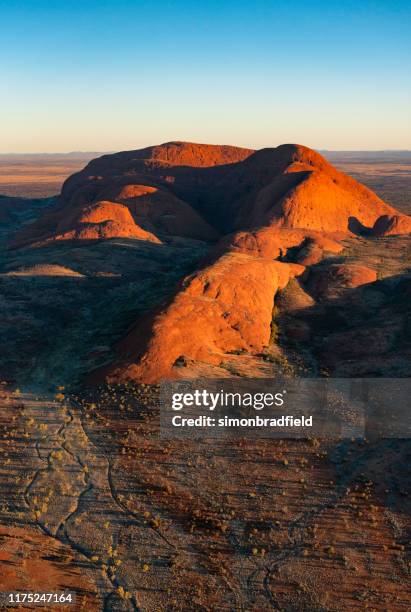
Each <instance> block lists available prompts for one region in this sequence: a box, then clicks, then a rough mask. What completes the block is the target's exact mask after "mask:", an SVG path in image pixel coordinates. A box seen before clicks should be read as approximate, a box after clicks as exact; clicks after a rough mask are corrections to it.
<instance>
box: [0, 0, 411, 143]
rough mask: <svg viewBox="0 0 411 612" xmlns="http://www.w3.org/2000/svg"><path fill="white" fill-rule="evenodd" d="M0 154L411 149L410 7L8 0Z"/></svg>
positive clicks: (1, 9)
mask: <svg viewBox="0 0 411 612" xmlns="http://www.w3.org/2000/svg"><path fill="white" fill-rule="evenodd" d="M0 70H1V95H0V110H1V113H0V152H2V153H9V152H46V151H47V152H60V151H61V152H65V151H78V150H82V151H108V150H122V149H133V148H140V147H142V146H146V145H149V144H155V143H160V142H166V141H169V140H191V141H195V142H210V143H219V144H236V145H243V146H250V147H253V148H260V147H264V146H276V145H278V144H281V143H283V142H299V143H302V144H305V145H307V146H311V147H314V148H318V149H362V150H364V149H411V2H410V1H409V0H373V1H371V0H361V2H359V1H358V0H356V1H351V0H340V1H334V0H328V2H326V1H319V0H312V1H311V2H306V1H301V0H295V1H294V2H286V1H285V0H284V1H278V0H248V1H244V0H220V1H217V0H205V1H204V2H199V1H193V0H185V1H180V0H174V1H172V0H156V1H154V0H151V1H148V0H83V1H81V0H78V1H75V0H59V1H45V0H20V1H18V0H0Z"/></svg>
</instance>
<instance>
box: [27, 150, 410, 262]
mask: <svg viewBox="0 0 411 612" xmlns="http://www.w3.org/2000/svg"><path fill="white" fill-rule="evenodd" d="M101 201H110V202H116V203H120V204H123V205H124V206H126V207H127V208H128V209H129V211H130V213H131V215H132V218H133V220H134V222H135V223H136V224H137V225H138V226H140V227H141V229H142V230H145V231H147V232H150V233H152V234H154V235H155V236H157V237H158V238H159V239H162V238H163V237H164V236H183V237H184V236H185V237H190V238H197V239H200V240H206V241H213V240H216V239H217V237H218V234H219V233H223V234H227V233H230V232H233V231H235V230H245V231H249V230H254V229H256V228H261V227H272V228H275V229H276V230H278V229H284V228H287V229H300V230H308V231H314V232H317V233H318V232H320V233H327V234H335V233H339V234H341V233H344V234H349V233H354V234H357V233H366V232H367V231H368V232H371V231H374V232H377V233H381V232H383V233H385V234H386V233H387V232H388V233H402V232H409V231H410V225H411V220H410V218H409V217H406V216H404V215H399V214H398V213H397V211H396V210H395V209H394V208H392V207H391V206H389V205H388V204H386V203H385V202H383V201H382V200H381V199H380V198H378V197H377V196H376V195H375V194H374V193H373V192H372V191H370V190H369V189H368V188H367V187H364V186H363V185H361V184H360V183H358V182H357V181H355V180H354V179H352V178H350V177H348V176H346V175H345V174H343V173H341V172H339V171H337V170H336V169H335V168H334V167H333V166H332V165H331V164H329V163H328V162H327V161H326V160H325V159H324V158H323V157H322V156H321V155H320V154H319V153H316V152H315V151H312V150H311V149H308V148H307V147H303V146H301V145H281V146H280V147H277V148H275V149H262V150H261V151H256V152H253V151H251V150H250V149H240V148H237V147H228V146H213V145H197V144H193V143H182V142H172V143H166V144H164V145H159V146H155V147H149V148H147V149H141V150H138V151H126V152H123V153H116V154H113V155H104V156H102V157H100V158H98V159H95V160H93V161H91V162H90V163H89V164H88V165H87V166H86V167H85V168H84V170H82V171H81V172H79V173H77V174H74V175H73V176H72V177H70V178H69V179H68V180H67V181H66V183H65V184H64V186H63V190H62V194H61V197H60V200H59V203H58V206H57V208H56V209H55V210H54V211H51V213H48V214H47V215H45V216H44V217H43V218H42V219H40V221H39V222H37V223H36V224H34V225H33V226H31V227H29V228H27V229H26V230H25V232H24V233H22V235H21V236H20V237H19V241H20V243H22V242H25V243H27V242H30V241H31V242H41V241H44V240H50V239H53V237H54V238H57V237H58V235H59V233H58V229H57V228H58V227H60V226H61V225H63V226H65V227H66V228H68V224H69V220H70V219H72V218H73V215H74V216H76V217H77V218H81V216H82V214H83V211H84V209H88V208H89V207H90V206H93V205H95V204H96V203H99V202H101ZM113 213H114V216H113V217H111V218H109V219H106V221H116V222H118V220H117V218H115V217H116V215H117V213H116V212H115V211H113ZM379 219H381V220H380V221H379V222H378V224H377V225H376V222H377V221H378V220H379ZM374 226H375V227H374ZM372 228H374V230H373V229H372ZM384 228H385V229H384ZM78 230H79V228H78V227H70V228H68V229H67V231H69V232H71V234H70V236H71V237H74V238H75V237H79V236H80V235H81V236H82V235H83V233H84V232H80V233H79V232H78ZM89 234H90V237H91V234H93V236H94V234H96V237H111V236H113V235H116V236H117V235H122V228H121V224H120V226H117V225H115V226H111V225H110V227H109V228H108V229H107V228H98V229H96V228H93V230H92V231H91V230H90V232H89ZM123 235H126V236H131V235H132V232H131V231H130V228H129V223H127V224H126V227H125V228H124V232H123ZM140 237H141V235H140ZM268 240H269V241H270V240H271V238H269V239H268ZM311 250H312V253H311V259H312V257H313V252H314V251H316V250H317V252H318V249H317V248H316V247H315V248H314V247H313V249H311ZM316 256H317V255H314V257H316Z"/></svg>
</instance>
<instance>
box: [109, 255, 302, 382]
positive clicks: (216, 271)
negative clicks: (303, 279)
mask: <svg viewBox="0 0 411 612" xmlns="http://www.w3.org/2000/svg"><path fill="white" fill-rule="evenodd" d="M303 270H304V268H303V267H302V266H298V265H296V264H294V265H293V264H285V263H280V262H276V261H271V260H269V259H263V258H257V257H252V256H250V255H246V254H244V253H228V254H226V255H223V256H222V257H221V258H220V259H218V260H217V261H216V263H214V264H212V265H210V266H209V267H207V268H205V269H204V270H201V271H200V272H197V273H196V274H194V275H193V276H191V277H188V278H186V279H185V280H184V281H183V283H182V287H181V290H180V291H178V292H177V294H176V295H175V297H174V299H173V300H172V301H171V303H170V304H169V305H168V306H167V307H166V308H164V309H163V310H161V311H160V312H158V313H157V314H156V315H154V316H153V317H150V318H149V319H145V320H143V321H140V322H139V323H138V324H137V325H136V327H135V328H134V329H133V330H132V331H131V332H130V334H129V335H128V336H127V337H126V338H125V340H124V341H123V342H121V343H120V344H119V346H118V350H119V352H120V354H121V355H122V356H123V358H125V359H127V361H128V364H127V365H125V366H118V367H115V368H113V369H111V371H110V373H109V379H110V380H114V381H124V380H129V379H133V380H139V381H145V382H157V381H159V380H161V379H162V378H169V377H178V376H179V375H180V376H181V375H183V374H184V372H183V373H181V370H179V369H178V368H173V366H174V365H175V364H176V362H177V360H178V359H179V358H188V359H193V360H196V361H203V362H207V363H211V364H216V365H218V364H219V363H220V362H221V361H222V360H223V357H224V354H225V353H227V352H233V351H241V350H244V351H248V352H251V353H259V352H261V351H262V350H263V348H264V347H265V346H267V345H268V343H269V340H270V324H271V319H272V310H273V303H274V295H275V293H276V291H277V290H278V289H282V288H284V287H285V286H286V284H287V283H288V281H289V279H290V278H292V277H293V276H295V275H297V274H301V273H302V272H303Z"/></svg>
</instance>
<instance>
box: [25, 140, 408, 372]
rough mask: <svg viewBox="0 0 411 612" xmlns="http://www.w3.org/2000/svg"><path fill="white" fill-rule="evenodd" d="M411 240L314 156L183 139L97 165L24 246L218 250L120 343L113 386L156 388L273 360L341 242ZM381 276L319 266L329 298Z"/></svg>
mask: <svg viewBox="0 0 411 612" xmlns="http://www.w3.org/2000/svg"><path fill="white" fill-rule="evenodd" d="M410 231H411V218H410V217H406V216H405V215H401V214H400V213H398V212H397V211H396V210H395V209H394V208H392V207H391V206H389V205H388V204H386V203H385V202H383V201H382V200H381V199H380V198H379V197H378V196H377V195H375V194H374V193H373V192H372V191H371V190H369V189H368V188H366V187H364V186H363V185H361V184H360V183H358V182H357V181H355V180H354V179H353V178H350V177H348V176H346V175H345V174H343V173H341V172H339V171H337V170H336V169H335V168H334V167H333V166H332V165H331V164H329V163H328V162H327V161H326V160H325V159H324V158H323V157H322V156H321V155H320V154H318V153H316V152H315V151H313V150H311V149H308V148H307V147H303V146H301V145H291V144H288V145H282V146H279V147H277V148H273V149H262V150H260V151H256V152H253V151H251V150H250V149H240V148H237V147H228V146H213V145H198V144H193V143H182V142H171V143H166V144H164V145H159V146H155V147H149V148H146V149H141V150H138V151H126V152H123V153H117V154H114V155H104V156H102V157H100V158H98V159H95V160H93V161H91V162H90V163H89V164H88V165H87V166H86V167H85V168H84V170H82V171H81V172H79V173H77V174H75V175H73V176H72V177H70V178H69V179H68V180H67V181H66V183H65V184H64V186H63V190H62V193H61V196H60V198H59V202H58V205H57V206H56V208H55V209H54V210H52V211H51V212H49V213H47V214H46V215H45V216H44V217H43V218H42V219H40V220H39V221H38V222H37V223H36V224H33V225H32V226H29V227H28V228H26V230H25V231H24V232H22V234H21V235H20V237H19V241H20V242H19V244H27V243H40V244H41V243H44V242H49V241H50V240H63V239H65V240H67V239H70V240H74V239H87V240H90V239H97V238H98V239H101V238H112V237H120V236H124V237H129V238H134V239H139V240H149V241H152V242H160V241H163V240H168V239H169V237H170V236H180V237H187V238H196V239H200V240H204V241H210V242H216V244H215V245H214V246H213V247H212V248H211V249H210V252H209V255H208V257H207V260H206V261H205V262H202V263H203V266H206V267H203V268H202V269H201V270H200V271H198V272H197V273H196V274H194V275H193V276H191V277H190V278H187V279H185V281H184V282H183V284H182V286H181V287H180V290H179V291H178V292H177V293H176V295H175V296H174V298H173V299H172V301H171V302H170V303H169V304H168V305H167V306H164V307H162V308H160V309H159V310H158V311H157V312H156V313H155V314H152V315H151V316H149V317H146V318H144V319H142V320H140V321H138V322H137V324H136V326H135V328H134V329H133V331H131V332H130V333H129V335H128V336H127V338H126V339H125V340H124V341H123V342H121V343H120V344H119V346H118V350H119V355H120V358H121V360H122V364H123V365H117V366H115V367H114V368H110V369H109V372H108V374H109V377H110V378H111V379H112V380H126V379H129V378H133V379H136V380H139V381H143V382H155V381H158V380H160V379H161V378H164V377H170V376H178V375H179V368H176V367H175V365H174V364H175V363H176V361H178V360H179V358H180V357H181V358H182V359H183V358H187V359H190V360H194V361H199V362H205V363H208V364H213V365H218V364H219V363H220V362H221V360H222V358H223V356H224V354H225V353H229V352H233V351H247V352H250V353H258V352H261V351H262V350H263V348H264V347H265V346H266V345H267V344H268V341H269V338H270V324H271V318H272V308H273V301H274V296H275V294H276V292H277V290H278V289H282V288H284V287H285V285H286V284H287V283H288V281H289V279H290V278H292V277H293V276H295V275H298V274H301V273H302V272H303V271H304V269H305V266H314V265H315V264H318V263H319V262H320V261H321V260H322V259H323V257H324V254H326V253H330V252H331V253H338V252H339V251H341V249H342V246H341V245H340V244H339V242H338V241H339V240H340V239H341V238H347V237H348V236H353V235H356V234H365V235H367V234H368V235H375V236H379V235H391V234H398V233H408V232H410ZM221 234H222V235H223V237H222V238H220V240H218V238H219V237H220V236H221ZM278 259H279V260H280V261H275V260H278ZM284 262H294V263H284ZM375 279H376V273H375V272H374V271H373V270H371V269H368V268H364V267H361V266H358V265H351V264H344V265H336V266H328V267H325V268H322V267H321V266H319V267H318V269H316V270H314V272H313V274H312V275H311V277H310V278H309V284H310V285H311V287H312V291H313V294H315V295H318V296H319V297H321V296H322V295H324V294H325V293H327V292H328V293H327V295H328V294H330V292H331V293H332V292H333V291H334V290H337V289H340V288H341V287H343V288H353V287H357V286H359V285H361V284H363V283H368V282H373V281H375ZM294 331H295V330H294ZM295 333H297V336H298V335H299V336H301V334H302V333H305V330H301V329H297V330H296V332H295ZM181 369H182V368H180V370H181ZM180 375H181V372H180Z"/></svg>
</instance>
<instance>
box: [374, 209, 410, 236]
mask: <svg viewBox="0 0 411 612" xmlns="http://www.w3.org/2000/svg"><path fill="white" fill-rule="evenodd" d="M410 233H411V217H407V216H406V215H398V214H396V215H383V216H381V217H379V218H378V219H377V220H376V222H375V224H374V227H373V229H372V235H373V236H395V235H398V234H410Z"/></svg>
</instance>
